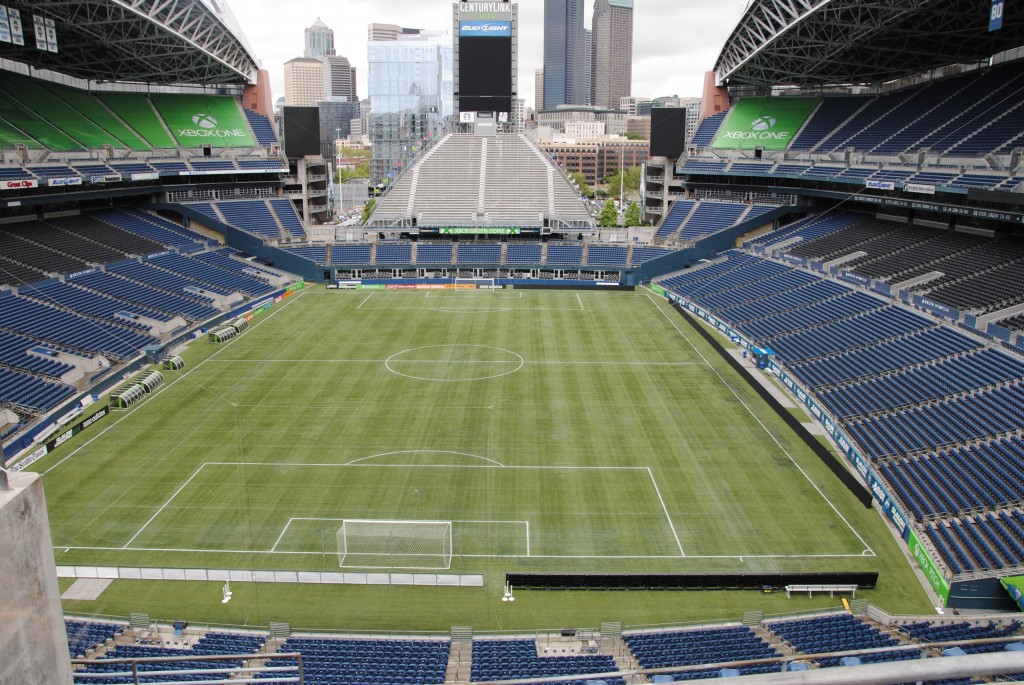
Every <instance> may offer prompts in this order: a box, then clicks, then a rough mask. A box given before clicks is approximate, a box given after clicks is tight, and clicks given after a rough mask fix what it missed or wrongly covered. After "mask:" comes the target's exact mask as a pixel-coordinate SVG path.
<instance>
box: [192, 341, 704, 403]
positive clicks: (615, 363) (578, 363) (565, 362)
mask: <svg viewBox="0 0 1024 685" xmlns="http://www.w3.org/2000/svg"><path fill="white" fill-rule="evenodd" d="M403 351H407V350H403ZM398 354H401V352H399V353H398ZM210 361H211V362H212V363H214V364H383V363H384V362H386V361H387V359H211V360H210ZM419 362H426V363H435V364H436V363H439V362H445V363H452V364H500V363H510V364H511V363H517V362H513V361H511V360H509V362H501V361H493V362H492V361H486V360H482V361H470V360H463V361H460V360H453V361H450V360H447V359H417V360H416V363H419ZM525 363H526V364H527V365H528V366H652V367H660V366H704V362H623V361H572V360H556V359H552V360H547V359H540V360H537V361H526V362H525ZM239 406H242V405H239ZM252 406H255V405H252ZM259 406H265V405H262V404H261V405H259Z"/></svg>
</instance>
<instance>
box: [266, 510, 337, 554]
mask: <svg viewBox="0 0 1024 685" xmlns="http://www.w3.org/2000/svg"><path fill="white" fill-rule="evenodd" d="M304 520H306V519H295V518H290V519H288V523H286V524H284V528H283V529H282V530H281V534H280V535H278V536H277V539H276V540H274V546H273V547H271V548H270V552H269V553H270V554H273V553H274V552H275V551H276V550H277V546H278V544H280V542H281V539H282V538H284V534H285V533H287V532H288V526H290V525H292V521H304ZM318 520H326V519H318ZM335 520H337V519H335Z"/></svg>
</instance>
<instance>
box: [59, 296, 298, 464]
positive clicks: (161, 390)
mask: <svg viewBox="0 0 1024 685" xmlns="http://www.w3.org/2000/svg"><path fill="white" fill-rule="evenodd" d="M309 292H313V291H311V290H303V291H302V292H300V293H299V294H298V295H296V296H295V297H292V298H289V299H288V300H285V302H284V303H283V304H282V305H281V306H280V307H276V308H274V309H272V310H271V311H270V313H269V314H267V315H266V316H264V317H260V319H259V320H258V321H256V323H254V324H253V325H251V326H249V329H248V330H250V331H251V330H253V329H254V328H256V327H257V326H259V325H260V324H262V323H263V322H264V321H267V320H268V319H270V317H272V316H274V315H275V314H277V313H278V312H280V311H282V310H283V309H284V308H285V307H287V306H289V305H291V304H292V303H294V302H297V301H298V299H299V298H300V297H302V296H303V295H305V294H306V293H309ZM243 337H244V336H241V335H240V336H237V337H235V338H232V339H231V340H228V341H227V342H225V343H222V344H221V347H220V349H219V350H217V351H216V352H214V353H213V354H211V355H210V356H209V357H207V358H206V359H204V360H203V361H201V362H199V363H198V364H196V365H195V366H193V367H192V368H191V369H187V370H186V371H185V373H183V374H181V375H180V376H178V377H177V378H175V379H174V380H173V381H171V382H170V383H166V384H164V385H161V386H160V387H159V388H157V389H156V391H154V392H153V393H152V394H151V395H147V396H146V397H143V398H142V399H141V400H139V402H138V403H136V404H135V406H134V407H132V408H131V409H129V410H127V411H126V412H125V413H124V416H122V417H121V418H119V419H117V420H116V421H114V422H113V423H112V424H110V425H108V426H107V427H106V428H104V429H103V430H101V431H100V432H99V433H96V435H94V436H93V437H91V438H89V440H87V441H86V442H85V443H83V444H82V445H80V446H79V447H76V448H75V449H74V450H72V452H71V453H70V454H68V455H67V456H66V457H64V458H63V459H61V460H60V461H58V462H57V463H56V464H54V465H53V466H51V467H50V468H48V469H46V470H45V471H43V472H42V473H40V475H42V476H45V475H46V474H48V473H49V472H50V471H53V470H54V469H55V468H57V467H58V466H60V465H61V464H63V463H64V462H66V461H67V460H68V459H70V458H71V457H73V456H75V455H76V454H78V453H79V452H81V451H82V450H83V449H85V448H86V447H88V446H89V445H91V444H92V443H93V442H94V441H96V440H99V439H100V438H101V437H102V436H103V435H104V434H105V433H106V432H107V431H111V430H113V429H114V428H116V427H117V426H118V425H119V424H120V423H121V422H122V421H124V420H125V419H127V418H129V417H130V416H132V415H134V414H135V412H137V411H139V410H140V409H142V408H143V407H147V406H149V405H150V404H151V403H152V401H153V399H154V398H155V397H158V396H160V395H162V394H163V393H164V392H165V391H166V390H168V389H169V388H170V387H171V386H173V385H176V384H177V383H179V382H180V381H182V380H184V379H185V378H186V377H188V376H189V375H190V374H191V373H192V372H194V371H196V370H197V369H199V368H200V367H201V366H203V365H204V364H206V363H207V362H209V361H213V359H214V357H216V356H217V355H219V354H220V353H221V352H223V351H224V350H226V349H228V347H230V346H231V345H233V344H234V343H236V342H238V341H239V340H241V339H242V338H243ZM189 380H190V381H191V380H192V379H189Z"/></svg>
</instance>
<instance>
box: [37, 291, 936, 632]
mask: <svg viewBox="0 0 1024 685" xmlns="http://www.w3.org/2000/svg"><path fill="white" fill-rule="evenodd" d="M182 354H183V356H184V357H185V359H186V362H187V366H186V368H185V369H184V370H183V371H180V372H165V373H166V376H167V381H168V382H167V384H166V385H165V386H163V387H162V388H160V389H159V390H158V391H157V392H156V393H154V394H153V395H152V396H150V397H148V398H146V400H145V401H143V402H142V403H140V404H138V405H136V406H135V407H133V408H132V409H131V410H129V411H127V412H117V413H115V414H113V415H112V416H111V417H109V418H107V419H104V421H103V422H101V423H100V424H98V426H97V428H95V429H93V430H92V431H89V432H85V433H83V434H82V435H81V436H79V437H77V438H75V439H74V440H72V441H70V442H69V443H68V444H67V445H65V446H63V447H61V448H60V449H59V450H58V451H57V452H55V453H54V454H52V455H50V456H48V457H47V458H46V459H45V460H43V461H41V462H38V463H37V464H36V465H34V467H33V469H34V470H37V471H40V472H42V473H44V474H45V476H44V485H45V488H46V496H47V501H48V506H49V510H50V523H51V528H52V535H53V543H54V548H55V553H56V558H57V563H58V565H62V566H71V565H77V566H101V567H115V566H119V567H133V568H135V567H139V568H184V569H247V570H253V571H257V570H258V571H320V572H324V571H329V572H338V571H351V572H382V571H383V572H405V571H412V570H422V569H428V570H431V571H437V572H443V573H449V574H482V575H483V576H484V587H483V588H474V589H469V588H461V589H459V588H455V589H452V588H399V587H393V586H392V587H388V588H379V587H372V588H371V587H366V586H363V587H351V586H337V587H334V586H332V587H326V586H304V585H301V584H297V585H295V586H283V587H270V586H261V585H251V586H250V587H248V588H245V589H242V590H241V591H240V594H241V596H242V598H243V599H242V600H240V601H239V602H235V603H233V604H232V605H229V606H228V607H220V606H217V607H214V605H213V603H211V602H209V601H208V598H207V595H211V592H212V591H211V589H210V583H187V582H182V583H173V582H167V581H118V582H116V583H115V584H114V586H112V587H111V588H110V589H109V590H108V591H107V592H105V593H104V595H103V596H101V598H100V599H99V600H96V601H95V602H74V603H70V602H69V603H67V604H66V608H67V609H68V610H72V611H83V612H94V613H111V614H117V615H126V614H127V613H128V612H129V611H138V610H146V608H148V609H149V610H151V611H153V612H156V613H159V612H162V611H176V612H182V611H191V612H192V613H191V614H186V615H189V616H193V617H194V618H196V619H199V618H200V617H201V618H205V619H206V620H210V621H218V622H224V623H230V622H247V623H260V622H265V621H266V620H268V619H269V620H291V621H292V622H293V623H295V624H298V625H308V626H324V627H327V626H334V627H344V626H346V625H347V626H350V627H366V628H375V629H384V628H395V629H443V628H445V627H447V626H449V625H458V624H466V625H474V626H478V627H481V628H483V627H484V626H491V627H510V626H516V625H518V626H521V627H539V626H541V625H545V623H544V622H545V621H546V620H551V621H552V625H559V624H563V623H565V624H571V623H574V622H580V623H582V622H585V621H587V620H597V619H598V618H603V619H607V620H622V621H623V622H625V623H629V624H641V623H654V622H664V621H672V620H683V619H685V618H687V617H691V618H692V617H704V618H707V617H718V616H720V615H722V614H721V612H730V611H733V609H734V607H735V608H738V607H740V606H743V607H744V608H750V609H758V608H762V609H765V610H767V611H789V610H800V609H804V608H806V607H807V606H815V607H816V606H823V605H825V604H827V603H828V602H829V600H827V599H826V600H822V599H821V598H815V599H814V600H810V602H811V603H810V604H807V603H806V602H805V601H803V600H799V599H794V600H786V599H785V597H784V596H782V598H781V599H780V598H778V597H767V596H764V597H762V596H761V595H757V594H746V595H743V598H744V599H738V598H736V597H730V596H728V595H727V594H726V593H710V592H706V593H671V594H670V595H661V596H663V597H672V598H674V599H673V601H672V602H664V601H662V602H658V601H653V600H648V599H643V600H640V599H639V595H637V594H636V593H595V594H590V595H587V594H585V593H540V592H533V593H527V594H530V595H533V596H534V597H535V599H533V600H532V604H533V611H532V613H530V614H529V615H527V612H529V611H530V609H529V607H530V605H531V600H530V599H529V598H527V601H526V602H520V603H519V605H518V606H517V607H515V610H516V611H518V610H522V611H521V613H517V614H516V615H508V616H502V615H501V614H500V612H499V611H498V610H495V609H494V608H493V607H491V606H490V605H491V604H492V601H491V600H492V599H493V597H492V595H495V593H497V595H500V589H501V588H502V585H503V581H504V574H505V572H572V573H587V572H593V573H684V572H703V571H710V572H755V571H778V570H785V571H829V570H837V571H879V572H880V573H881V574H882V575H881V578H880V581H879V586H878V589H876V590H874V591H872V592H870V593H868V594H867V596H868V597H869V598H871V599H872V601H875V602H876V603H878V604H880V605H881V606H883V607H884V608H887V609H889V610H892V611H925V610H927V608H928V606H929V605H928V603H927V600H926V597H925V595H924V593H923V591H922V590H921V589H920V585H919V582H918V580H917V578H916V577H915V575H914V573H913V572H912V570H911V568H910V566H909V564H908V562H907V560H906V559H905V557H904V555H903V553H902V552H901V549H900V547H899V546H898V545H897V544H896V542H895V541H894V540H893V537H892V535H891V534H890V532H889V530H888V529H887V528H886V526H885V524H884V523H883V521H882V520H881V518H880V517H879V515H878V514H877V513H876V512H874V511H871V510H866V509H864V508H863V507H862V506H861V505H859V504H858V503H857V501H856V499H855V498H854V497H853V496H852V495H851V494H850V493H849V492H847V491H846V490H845V489H844V488H843V486H842V485H841V484H839V483H838V481H837V480H836V479H835V477H834V476H832V475H831V473H830V472H829V471H828V469H827V468H826V467H825V466H824V465H823V464H822V463H821V462H820V461H819V460H818V459H817V457H815V456H814V455H813V453H812V452H811V451H810V450H809V449H808V448H807V447H806V445H804V443H803V442H802V441H801V440H800V439H799V438H798V437H797V436H795V435H794V434H793V433H792V432H791V431H790V430H789V429H788V428H787V427H786V425H785V423H784V422H783V421H782V420H781V419H780V418H779V417H778V416H777V415H776V414H775V413H774V412H773V411H772V409H771V408H770V407H768V406H767V405H766V404H764V402H763V401H762V400H761V399H760V398H759V397H758V396H757V394H756V393H755V392H754V391H753V390H752V389H751V388H749V387H748V385H747V382H746V380H745V379H742V378H740V377H739V376H737V375H736V373H735V372H734V371H733V370H732V369H731V368H730V367H729V365H728V364H727V363H726V362H725V360H722V359H721V358H719V357H718V356H717V355H716V354H715V352H714V351H713V350H712V349H711V348H710V346H708V345H707V344H706V343H705V342H704V341H703V340H702V339H701V338H700V336H699V335H696V334H695V332H694V331H693V329H692V328H690V327H689V324H687V323H686V322H685V321H684V320H683V319H682V318H681V317H680V316H679V315H678V314H677V313H676V312H674V311H673V310H672V309H671V307H669V305H668V304H667V303H666V302H665V301H664V300H661V299H659V298H657V297H656V296H654V295H653V294H651V293H649V292H647V291H645V290H639V291H637V292H635V293H611V292H598V293H576V292H564V291H557V292H542V291H531V290H500V291H493V292H492V291H483V290H480V291H427V292H424V291H405V292H392V291H370V292H367V291H327V290H322V289H310V290H307V291H305V292H304V293H303V294H301V295H298V296H296V297H294V298H291V299H289V300H286V301H285V302H284V303H283V304H280V305H278V306H277V307H276V308H274V309H273V310H271V311H270V312H269V313H268V314H265V315H264V316H262V317H259V318H257V319H256V321H255V325H253V326H251V327H250V328H249V330H247V331H246V332H245V333H244V334H242V335H241V336H239V337H238V338H236V339H234V340H232V341H230V342H228V343H225V344H220V345H214V344H211V343H208V342H207V341H206V340H205V339H199V340H196V341H194V342H193V343H192V345H191V346H190V347H189V348H188V349H186V350H185V351H184V352H183V353H182ZM803 420H805V421H806V420H807V419H806V418H804V419H803ZM344 520H372V521H392V520H401V521H442V522H450V524H451V525H450V538H449V539H450V543H449V544H450V553H449V554H448V555H446V556H444V557H443V558H442V559H441V561H438V560H437V559H436V558H433V557H431V556H429V555H425V556H421V555H419V554H418V553H407V552H408V549H407V548H406V546H403V544H402V542H401V540H396V539H395V537H394V535H395V534H394V533H388V534H386V535H384V536H383V537H382V538H381V540H379V541H378V547H376V548H375V550H376V551H375V552H374V553H373V554H366V555H363V556H361V555H360V554H358V553H356V554H348V555H340V554H339V538H338V532H339V529H340V528H341V526H342V522H343V521H344ZM346 525H347V524H346ZM353 530H354V529H353ZM353 539H354V538H353ZM346 540H347V538H346ZM353 549H354V548H353ZM62 582H64V581H62ZM260 588H262V589H260ZM247 593H250V594H247ZM655 594H657V593H655ZM597 595H600V599H599V600H597V599H595V600H593V601H591V599H590V598H592V597H597ZM537 596H543V598H544V599H543V601H539V600H537V599H536V597H537ZM246 597H249V599H245V598H246ZM253 597H256V599H253ZM271 598H273V599H271ZM574 598H575V599H574ZM335 599H337V601H339V602H344V604H345V606H346V607H347V610H349V611H351V612H353V613H351V614H349V613H346V614H345V617H350V616H352V617H355V616H362V617H364V618H365V617H366V616H368V615H372V616H373V617H374V618H373V619H366V620H362V621H359V620H356V619H355V618H342V617H339V616H338V615H337V614H336V613H335V612H333V610H332V608H331V607H332V606H333V604H332V602H333V601H334V600H335ZM743 601H745V602H746V603H747V605H742V604H741V603H742V602H743ZM254 602H255V603H254ZM677 602H678V604H677ZM672 605H676V606H675V607H674V608H673V606H672ZM748 605H749V606H748ZM360 607H362V608H363V609H364V611H363V612H362V613H359V609H360ZM439 607H444V609H443V610H441V609H439ZM488 607H490V608H488ZM501 611H512V609H509V608H508V607H503V608H502V609H501ZM237 612H242V613H241V614H237ZM726 615H729V614H726ZM353 624H358V626H356V625H353Z"/></svg>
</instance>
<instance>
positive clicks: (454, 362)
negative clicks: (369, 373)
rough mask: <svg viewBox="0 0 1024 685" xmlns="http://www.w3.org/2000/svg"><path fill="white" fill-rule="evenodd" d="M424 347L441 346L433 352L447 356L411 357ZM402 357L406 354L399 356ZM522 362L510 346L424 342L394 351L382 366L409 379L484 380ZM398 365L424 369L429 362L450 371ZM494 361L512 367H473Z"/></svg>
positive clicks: (521, 365)
mask: <svg viewBox="0 0 1024 685" xmlns="http://www.w3.org/2000/svg"><path fill="white" fill-rule="evenodd" d="M427 350H443V352H441V353H440V354H439V355H437V356H442V355H447V359H437V358H435V359H416V358H415V357H416V356H417V353H423V352H424V351H427ZM402 357H406V358H405V359H403V358H402ZM409 357H412V358H409ZM525 364H526V360H524V359H523V358H522V357H521V356H520V355H518V354H516V353H515V352H513V351H512V350H506V349H504V348H502V347H489V346H487V345H427V346H425V347H413V348H411V349H408V350H402V351H401V352H396V353H395V354H393V355H391V356H390V357H388V358H387V359H386V360H384V367H385V368H386V369H387V370H388V371H390V372H391V373H393V374H395V375H396V376H402V377H403V378H411V379H412V380H417V381H440V382H442V383H455V382H459V381H486V380H491V379H493V378H501V377H502V376H508V375H509V374H513V373H515V372H516V371H518V370H519V369H521V368H523V366H524V365H525ZM400 365H410V366H414V367H416V366H418V367H420V368H426V369H428V370H429V369H430V367H432V366H434V367H438V366H439V367H440V370H441V371H443V370H445V369H448V370H451V371H452V373H433V374H431V373H425V372H424V371H418V372H417V373H405V372H403V371H399V370H398V369H397V368H396V366H400ZM495 365H510V366H511V365H514V366H515V368H511V369H508V370H507V371H501V372H500V373H490V374H487V375H478V374H479V372H478V371H476V372H475V371H474V366H476V367H477V368H480V367H481V366H483V367H489V366H495Z"/></svg>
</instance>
